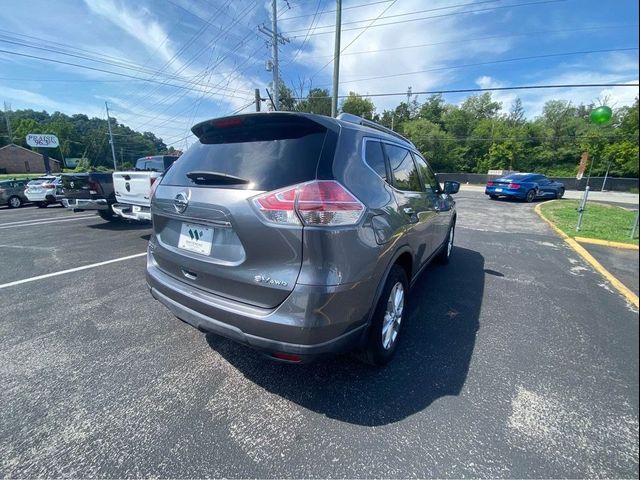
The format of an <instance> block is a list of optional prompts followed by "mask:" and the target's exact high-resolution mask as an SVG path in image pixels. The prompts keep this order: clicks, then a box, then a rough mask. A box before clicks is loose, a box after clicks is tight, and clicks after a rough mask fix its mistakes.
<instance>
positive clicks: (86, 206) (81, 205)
mask: <svg viewBox="0 0 640 480" xmlns="http://www.w3.org/2000/svg"><path fill="white" fill-rule="evenodd" d="M62 204H63V205H64V206H65V207H66V208H72V209H74V210H108V209H109V203H108V202H107V200H105V199H104V198H99V199H96V200H92V199H89V198H64V199H62Z"/></svg>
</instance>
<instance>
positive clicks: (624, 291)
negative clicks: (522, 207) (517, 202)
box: [534, 202, 640, 308]
mask: <svg viewBox="0 0 640 480" xmlns="http://www.w3.org/2000/svg"><path fill="white" fill-rule="evenodd" d="M547 203H550V202H547ZM541 206H542V204H541V203H539V204H538V205H536V207H535V208H534V211H535V212H536V213H537V214H538V216H539V217H540V218H541V219H542V220H544V221H545V222H546V223H547V225H549V226H550V227H551V228H552V229H553V230H554V231H555V232H556V233H557V234H558V235H560V236H561V237H562V238H563V239H564V241H565V242H567V243H568V244H569V246H570V247H571V248H573V249H574V250H575V251H576V252H577V253H578V255H580V256H581V257H582V258H584V259H585V260H586V261H587V263H588V264H589V265H591V266H592V267H593V268H594V269H595V270H596V271H597V272H598V273H600V275H602V276H603V277H604V278H605V279H606V280H607V281H608V282H609V283H610V284H611V286H612V287H613V288H615V289H616V290H618V292H619V293H620V294H621V295H622V296H623V297H624V298H626V299H627V300H628V301H629V302H630V303H631V304H632V305H634V306H635V307H636V308H640V303H639V301H638V296H637V295H636V294H635V293H633V292H632V291H631V290H629V289H628V288H627V287H626V286H625V285H624V284H623V283H622V282H621V281H620V280H618V279H617V278H616V277H614V276H613V275H612V274H611V273H610V272H609V271H608V270H607V269H606V268H604V267H603V266H602V265H601V264H600V262H598V261H597V260H596V259H595V258H593V256H592V255H591V254H590V253H589V252H587V251H586V250H585V248H584V247H583V246H582V245H580V244H579V243H578V242H576V241H575V240H574V239H573V238H569V236H568V235H567V234H566V233H564V232H563V231H562V230H560V229H559V228H558V227H556V226H555V225H554V224H553V223H552V222H551V220H549V219H548V218H547V217H545V216H544V215H543V214H542V212H541V211H540V207H541Z"/></svg>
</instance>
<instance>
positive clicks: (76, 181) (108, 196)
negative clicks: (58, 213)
mask: <svg viewBox="0 0 640 480" xmlns="http://www.w3.org/2000/svg"><path fill="white" fill-rule="evenodd" d="M62 190H63V192H64V199H63V200H62V204H63V205H64V206H65V207H67V208H70V209H72V210H73V211H74V212H84V211H85V210H95V211H96V212H98V215H100V217H102V218H103V219H105V220H109V221H117V220H119V217H118V216H117V215H116V214H115V213H114V212H113V210H112V209H111V206H112V205H113V204H114V203H115V201H116V197H115V194H114V191H113V179H112V177H111V174H110V173H97V172H90V173H65V174H63V175H62Z"/></svg>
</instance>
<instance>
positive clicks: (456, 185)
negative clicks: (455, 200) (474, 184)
mask: <svg viewBox="0 0 640 480" xmlns="http://www.w3.org/2000/svg"><path fill="white" fill-rule="evenodd" d="M459 191H460V182H454V181H449V180H447V181H446V182H444V193H447V194H449V195H453V194H454V193H458V192H459Z"/></svg>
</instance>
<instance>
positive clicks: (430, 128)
mask: <svg viewBox="0 0 640 480" xmlns="http://www.w3.org/2000/svg"><path fill="white" fill-rule="evenodd" d="M403 132H404V135H405V136H407V137H408V138H409V140H411V141H412V142H413V144H414V145H415V146H416V148H417V149H418V150H419V151H420V153H422V155H424V157H425V158H426V159H427V160H428V161H429V163H430V164H431V167H432V168H433V169H434V170H435V171H437V172H452V171H454V170H455V164H454V161H453V158H452V156H451V155H450V150H451V148H452V146H453V143H452V141H451V140H452V139H451V138H450V137H449V135H448V134H447V133H446V132H444V131H443V130H442V129H441V128H440V126H439V125H438V124H436V123H433V122H431V121H429V120H427V119H424V118H417V119H415V120H409V121H408V122H405V123H404V124H403Z"/></svg>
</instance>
